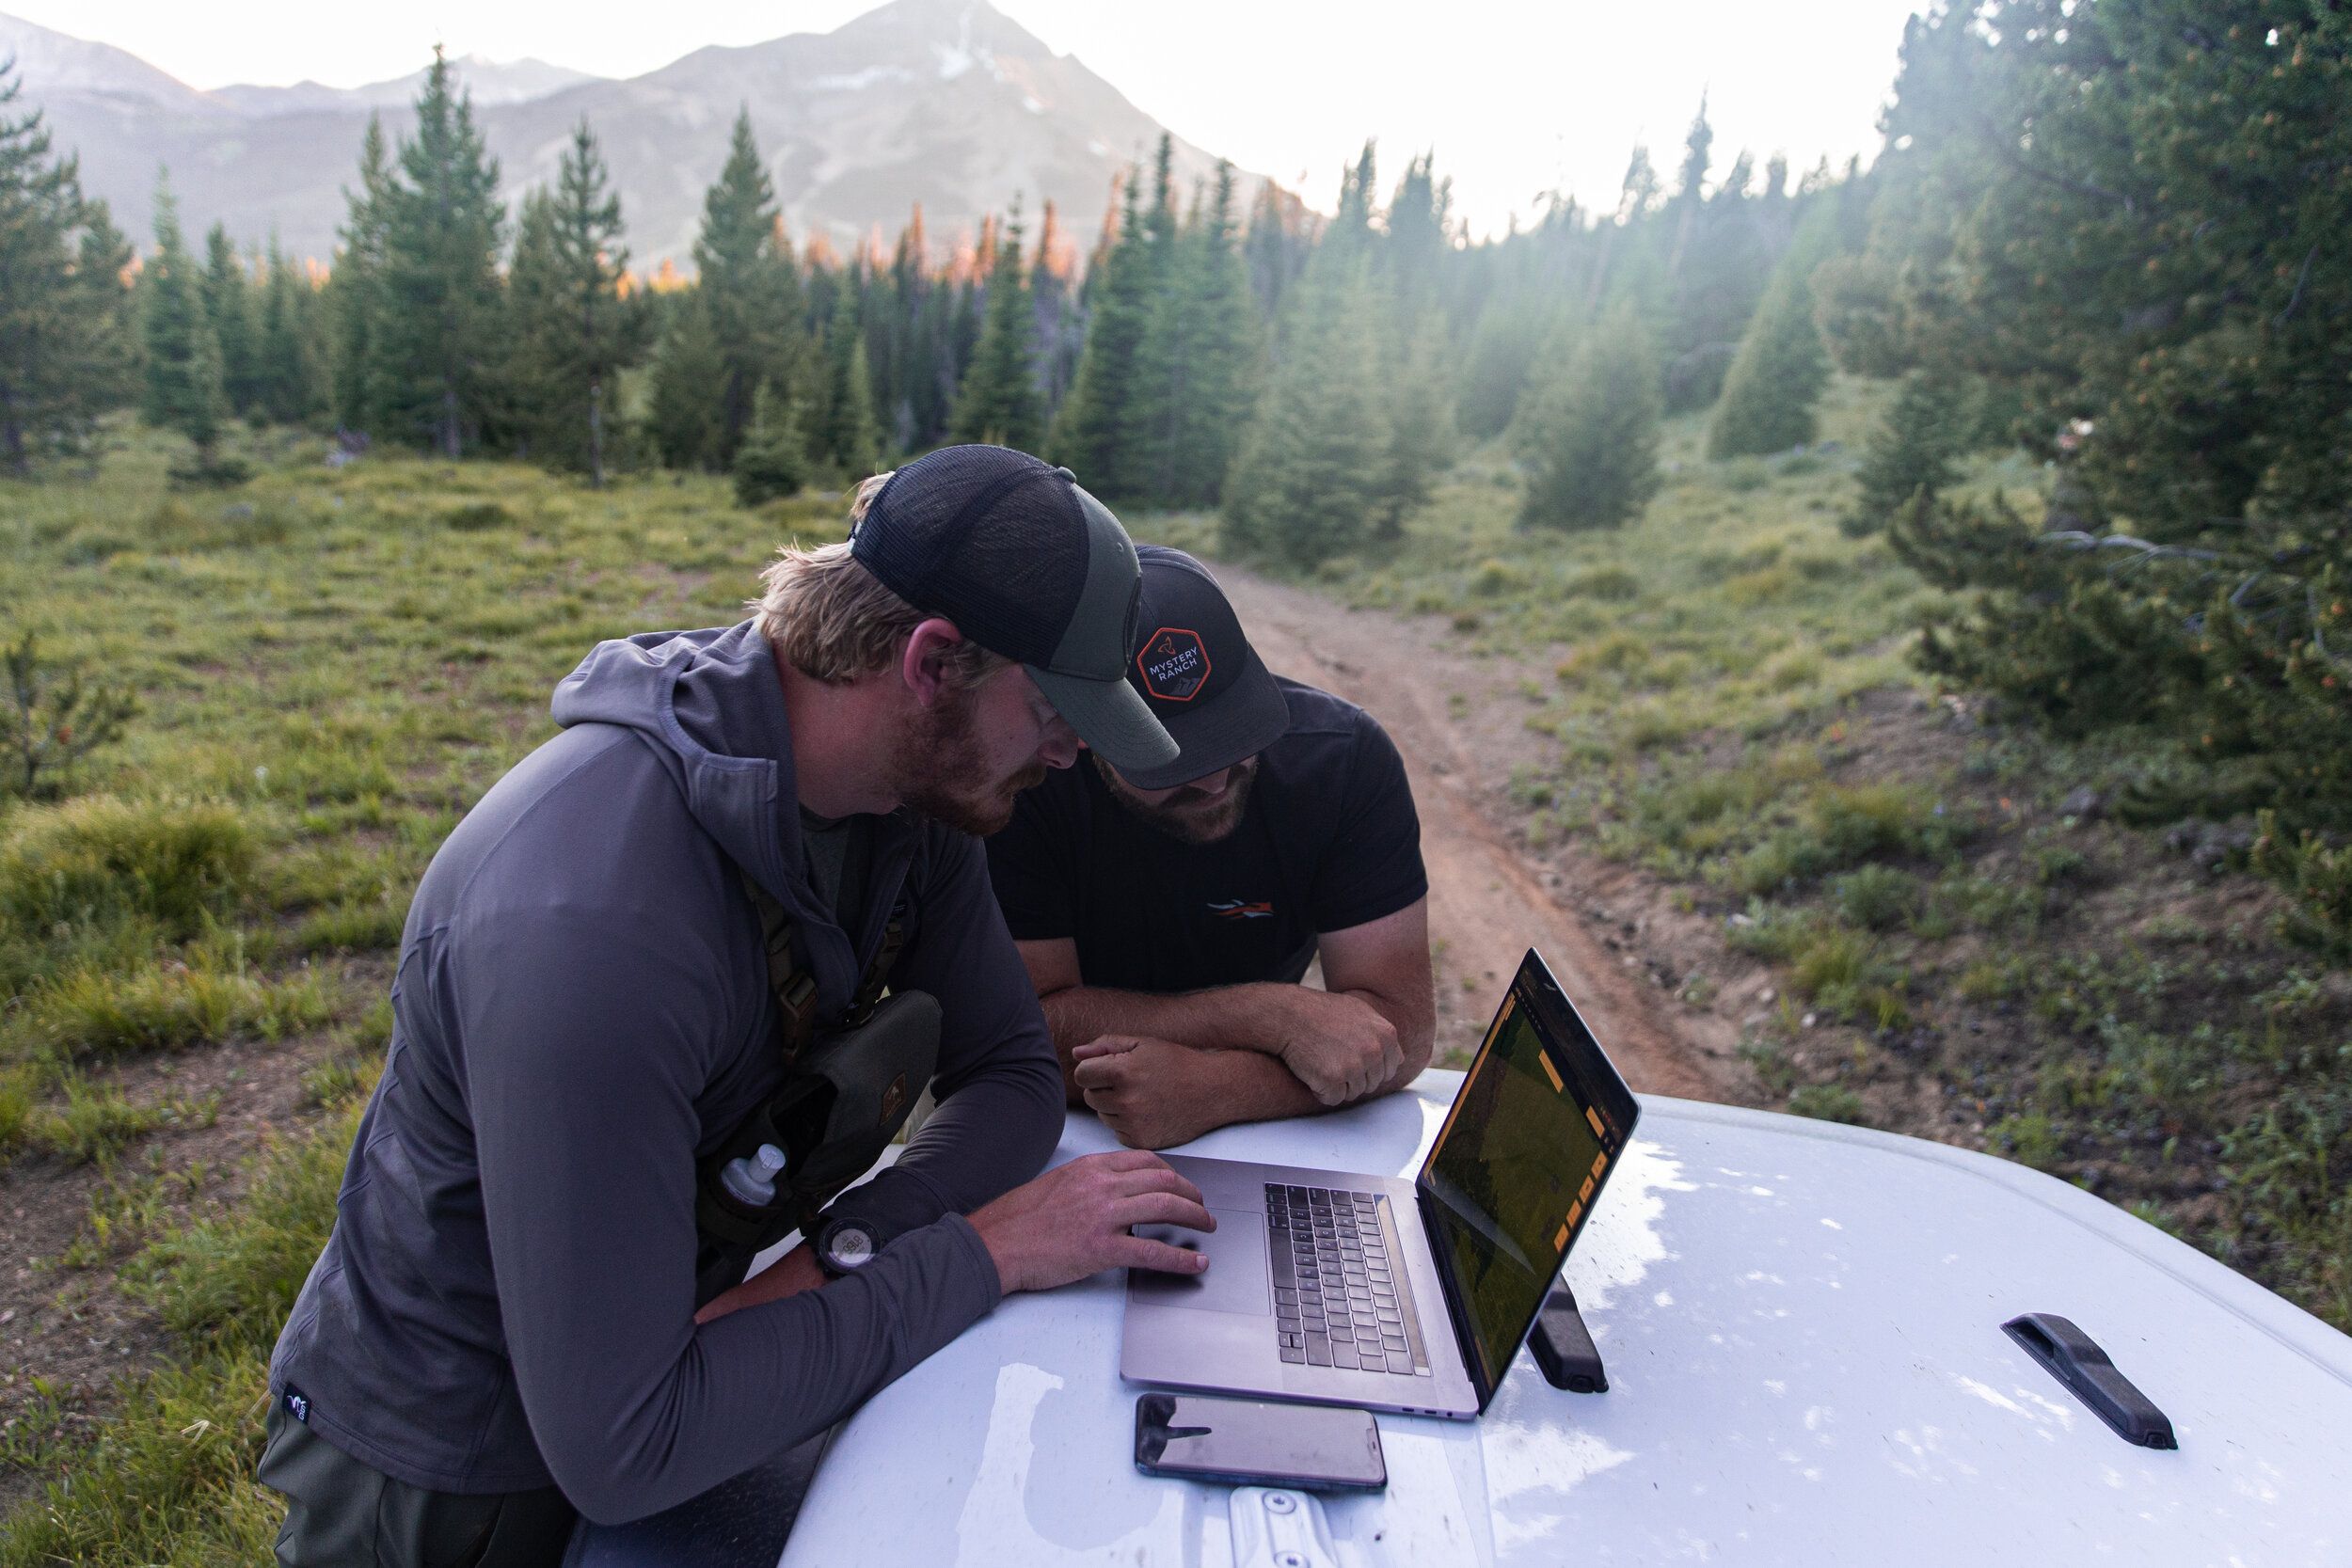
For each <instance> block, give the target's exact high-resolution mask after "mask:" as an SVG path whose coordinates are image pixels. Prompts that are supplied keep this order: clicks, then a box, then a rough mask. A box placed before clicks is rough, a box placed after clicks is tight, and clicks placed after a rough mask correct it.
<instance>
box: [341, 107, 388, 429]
mask: <svg viewBox="0 0 2352 1568" xmlns="http://www.w3.org/2000/svg"><path fill="white" fill-rule="evenodd" d="M392 186H393V174H392V167H391V159H390V154H389V152H388V151H387V150H386V148H385V142H384V127H383V123H382V122H381V121H380V120H378V119H376V118H375V117H374V116H373V115H370V116H369V117H368V129H367V134H366V135H364V136H363V137H361V138H360V142H359V188H358V190H356V191H355V190H352V189H351V188H349V187H348V186H346V187H345V188H344V190H343V202H344V205H345V207H346V208H347V209H348V212H347V215H346V217H345V219H344V222H343V228H342V241H343V245H342V252H341V253H340V254H339V255H338V256H337V258H336V261H335V268H334V271H333V272H332V273H330V274H329V275H328V277H327V284H326V291H327V297H326V307H327V309H326V314H327V319H328V323H329V327H330V338H331V341H332V344H333V347H332V351H331V353H330V356H329V358H330V372H331V376H332V379H333V382H334V404H335V420H336V422H337V423H338V424H340V425H342V427H343V428H344V429H345V430H352V431H366V432H374V431H377V430H380V429H383V428H385V424H384V421H385V419H386V417H387V414H388V410H389V397H388V395H387V393H386V389H385V385H384V382H385V373H386V362H387V359H388V357H389V355H388V351H387V349H386V348H385V347H384V346H383V345H382V344H381V342H380V340H381V339H382V338H383V336H384V335H385V333H386V332H387V331H388V330H389V323H388V322H387V321H386V319H385V318H386V315H387V313H388V311H389V300H388V299H387V297H386V293H385V290H386V281H385V265H386V233H387V230H389V226H390V223H391V211H392Z"/></svg>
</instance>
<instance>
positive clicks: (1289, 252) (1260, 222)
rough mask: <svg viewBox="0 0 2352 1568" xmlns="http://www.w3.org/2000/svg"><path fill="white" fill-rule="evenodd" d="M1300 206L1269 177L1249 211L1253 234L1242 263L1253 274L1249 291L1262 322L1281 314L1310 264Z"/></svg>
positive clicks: (1244, 245) (1250, 232)
mask: <svg viewBox="0 0 2352 1568" xmlns="http://www.w3.org/2000/svg"><path fill="white" fill-rule="evenodd" d="M1297 209H1298V204H1297V202H1296V201H1295V199H1294V198H1291V197H1289V196H1288V195H1287V194H1286V193H1285V192H1284V191H1283V190H1282V189H1281V188H1280V187H1279V186H1278V185H1276V184H1275V183H1274V182H1273V181H1271V180H1269V181H1267V182H1265V183H1264V184H1263V185H1262V186H1260V187H1259V188H1258V200H1257V203H1256V205H1255V206H1253V207H1251V208H1250V210H1249V237H1248V239H1247V240H1245V241H1243V242H1242V262H1243V265H1244V266H1245V267H1246V268H1247V270H1248V274H1249V293H1250V296H1251V297H1252V298H1253V299H1255V300H1256V301H1257V306H1258V319H1259V320H1260V321H1268V322H1270V321H1273V320H1275V319H1276V318H1277V317H1278V316H1279V314H1280V313H1281V308H1282V301H1283V297H1284V296H1285V295H1286V294H1287V293H1289V292H1290V286H1291V284H1292V283H1294V282H1295V281H1296V280H1297V277H1298V274H1299V270H1300V269H1301V268H1303V267H1304V266H1305V265H1306V264H1307V256H1308V252H1309V248H1310V247H1309V245H1308V244H1307V241H1306V239H1305V237H1304V236H1303V235H1302V234H1300V232H1299V230H1298V224H1297V221H1296V215H1297Z"/></svg>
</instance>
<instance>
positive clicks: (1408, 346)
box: [1374, 309, 1454, 539]
mask: <svg viewBox="0 0 2352 1568" xmlns="http://www.w3.org/2000/svg"><path fill="white" fill-rule="evenodd" d="M1385 380H1386V387H1385V389H1386V391H1387V394H1388V409H1387V414H1388V432H1389V439H1388V449H1387V451H1385V452H1384V453H1383V454H1382V459H1381V466H1380V486H1379V511H1378V514H1377V515H1376V517H1375V526H1374V533H1375V537H1378V538H1381V539H1394V538H1396V537H1398V536H1399V535H1400V534H1401V533H1402V532H1403V531H1404V527H1405V515H1406V513H1408V512H1411V511H1414V510H1415V509H1417V508H1419V507H1421V506H1422V505H1425V504H1426V503H1427V502H1428V499H1429V497H1430V494H1431V492H1432V490H1433V489H1434V488H1435V486H1436V484H1437V481H1438V475H1439V474H1441V473H1443V472H1444V471H1445V469H1446V468H1447V467H1448V466H1449V465H1451V464H1452V463H1453V461H1454V407H1453V399H1452V398H1451V397H1450V396H1448V388H1447V385H1446V382H1447V376H1446V368H1445V323H1444V321H1443V320H1442V319H1441V318H1440V317H1439V316H1438V313H1437V312H1436V311H1435V310H1434V309H1433V310H1431V311H1429V312H1428V313H1426V314H1425V315H1423V316H1422V321H1421V325H1420V326H1419V327H1418V328H1417V329H1416V330H1415V331H1414V332H1413V334H1412V336H1411V337H1409V338H1407V339H1405V340H1404V341H1403V342H1402V344H1401V346H1400V347H1399V348H1398V350H1397V351H1396V352H1395V354H1394V356H1393V359H1392V365H1391V370H1390V372H1389V373H1388V375H1387V377H1386V378H1385Z"/></svg>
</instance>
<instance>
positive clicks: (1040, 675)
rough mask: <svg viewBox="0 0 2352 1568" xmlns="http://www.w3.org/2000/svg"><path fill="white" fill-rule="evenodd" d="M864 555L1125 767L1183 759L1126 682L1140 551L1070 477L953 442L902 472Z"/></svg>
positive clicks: (882, 504) (858, 555)
mask: <svg viewBox="0 0 2352 1568" xmlns="http://www.w3.org/2000/svg"><path fill="white" fill-rule="evenodd" d="M850 555H851V556H852V557H854V558H855V559H856V561H857V562H858V563H859V564H861V565H863V566H864V567H865V568H866V570H867V571H869V572H871V573H873V574H874V576H875V577H876V578H879V579H880V580H881V582H882V586H883V587H885V588H887V589H889V590H890V591H891V592H892V593H894V594H898V597H900V598H902V599H904V600H906V601H907V603H909V604H911V605H913V606H914V608H915V609H917V610H923V611H925V612H926V613H929V614H933V615H944V616H946V618H947V619H948V620H950V621H953V622H954V623H955V624H956V629H957V630H959V631H961V632H962V633H963V635H964V636H966V637H968V638H970V639H972V641H975V642H977V643H978V644H979V645H980V646H981V647H983V648H986V649H988V650H989V651H990V652H992V653H997V654H1002V655H1004V656H1005V657H1007V658H1010V659H1017V660H1018V661H1020V663H1021V664H1023V665H1024V666H1025V667H1026V668H1027V670H1028V672H1029V678H1030V679H1031V680H1034V681H1035V682H1037V687H1038V689H1039V690H1040V691H1042V692H1043V693H1045V697H1046V700H1047V701H1048V702H1050V703H1052V704H1053V705H1054V707H1055V710H1056V711H1057V712H1058V713H1059V714H1060V715H1061V716H1062V717H1063V718H1064V719H1066V720H1068V721H1070V727H1071V728H1072V729H1073V730H1076V731H1077V732H1078V738H1079V739H1081V740H1083V741H1085V742H1086V743H1087V744H1088V745H1089V746H1091V747H1092V748H1094V750H1095V751H1097V752H1101V753H1102V754H1103V756H1104V758H1105V759H1107V760H1108V761H1109V763H1110V765H1111V766H1112V767H1114V768H1118V769H1119V770H1120V772H1122V773H1124V772H1125V771H1126V770H1127V769H1128V768H1159V767H1162V766H1164V765H1166V764H1167V763H1168V762H1169V761H1171V760H1173V759H1174V757H1175V756H1176V742H1175V741H1174V740H1172V739H1170V738H1169V737H1168V732H1167V731H1166V730H1164V729H1162V728H1161V727H1160V723H1159V721H1158V720H1156V719H1154V718H1152V712H1151V709H1150V708H1148V707H1147V706H1145V705H1144V702H1143V700H1142V699H1141V698H1140V697H1138V696H1136V692H1135V689H1133V688H1132V687H1130V686H1129V685H1128V684H1127V683H1126V681H1125V680H1124V679H1123V678H1122V677H1123V676H1124V674H1125V673H1126V668H1127V650H1128V649H1129V648H1131V647H1133V646H1134V642H1133V637H1134V631H1135V624H1136V594H1137V592H1138V589H1139V582H1138V575H1137V569H1136V547H1135V546H1134V545H1132V544H1130V543H1129V542H1128V539H1127V531H1126V530H1124V529H1122V528H1120V526H1119V519H1118V518H1116V517H1114V516H1112V515H1110V511H1109V509H1108V508H1106V507H1105V506H1104V504H1103V503H1102V502H1101V501H1098V500H1096V499H1094V498H1093V497H1092V496H1089V495H1088V494H1087V493H1086V492H1085V491H1084V490H1082V489H1080V488H1079V487H1078V482H1077V480H1076V478H1075V477H1074V476H1073V474H1072V473H1071V472H1070V470H1069V469H1067V468H1057V467H1052V466H1051V465H1049V464H1047V463H1044V462H1042V461H1041V460H1040V459H1038V458H1035V457H1031V456H1030V455H1029V454H1028V453H1026V452H1020V451H1012V450H1011V449H1010V448H1009V447H981V446H972V447H944V448H942V449H941V450H940V451H935V452H932V453H931V454H930V455H929V456H928V457H920V458H917V459H915V460H914V462H912V463H910V464H908V465H907V466H906V467H903V468H900V469H899V470H898V472H896V473H894V474H892V475H891V476H890V479H889V481H888V482H887V483H884V484H883V485H882V493H881V494H880V495H877V496H876V497H875V498H874V499H873V502H872V504H870V505H869V506H868V507H867V508H866V515H865V516H864V517H862V518H860V519H859V521H858V524H857V527H856V528H855V529H854V530H853V531H851V532H850Z"/></svg>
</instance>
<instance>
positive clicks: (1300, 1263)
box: [1265, 1181, 1429, 1377]
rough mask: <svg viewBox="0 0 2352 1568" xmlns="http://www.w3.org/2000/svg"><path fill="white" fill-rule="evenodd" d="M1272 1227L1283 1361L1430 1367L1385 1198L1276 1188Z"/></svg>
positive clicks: (1405, 1369)
mask: <svg viewBox="0 0 2352 1568" xmlns="http://www.w3.org/2000/svg"><path fill="white" fill-rule="evenodd" d="M1265 1221H1266V1240H1267V1243H1268V1245H1267V1248H1266V1251H1267V1253H1268V1254H1269V1255H1270V1256H1271V1257H1272V1258H1273V1259H1274V1323H1275V1331H1276V1333H1277V1335H1278V1336H1279V1338H1280V1340H1281V1350H1282V1359H1283V1360H1285V1361H1292V1362H1297V1363H1300V1364H1303V1365H1305V1366H1310V1367H1343V1368H1346V1369H1348V1370H1353V1371H1366V1372H1391V1373H1394V1374H1395V1375H1397V1376H1399V1377H1412V1376H1414V1375H1416V1374H1417V1373H1422V1372H1426V1371H1427V1370H1429V1356H1428V1353H1427V1352H1426V1350H1425V1349H1424V1348H1423V1346H1422V1338H1421V1319H1420V1314H1418V1313H1417V1312H1415V1311H1414V1309H1413V1292H1412V1289H1411V1287H1410V1286H1408V1285H1407V1284H1406V1280H1405V1266H1404V1248H1403V1247H1402V1246H1401V1245H1400V1244H1399V1243H1398V1242H1397V1238H1396V1226H1395V1223H1394V1221H1393V1220H1392V1219H1391V1217H1390V1214H1389V1204H1388V1200H1387V1199H1386V1198H1385V1197H1382V1196H1379V1195H1377V1194H1375V1193H1351V1192H1344V1191H1339V1190H1335V1189H1332V1188H1328V1187H1292V1186H1286V1185H1283V1184H1282V1183H1280V1182H1271V1181H1270V1182H1268V1183H1266V1189H1265Z"/></svg>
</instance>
